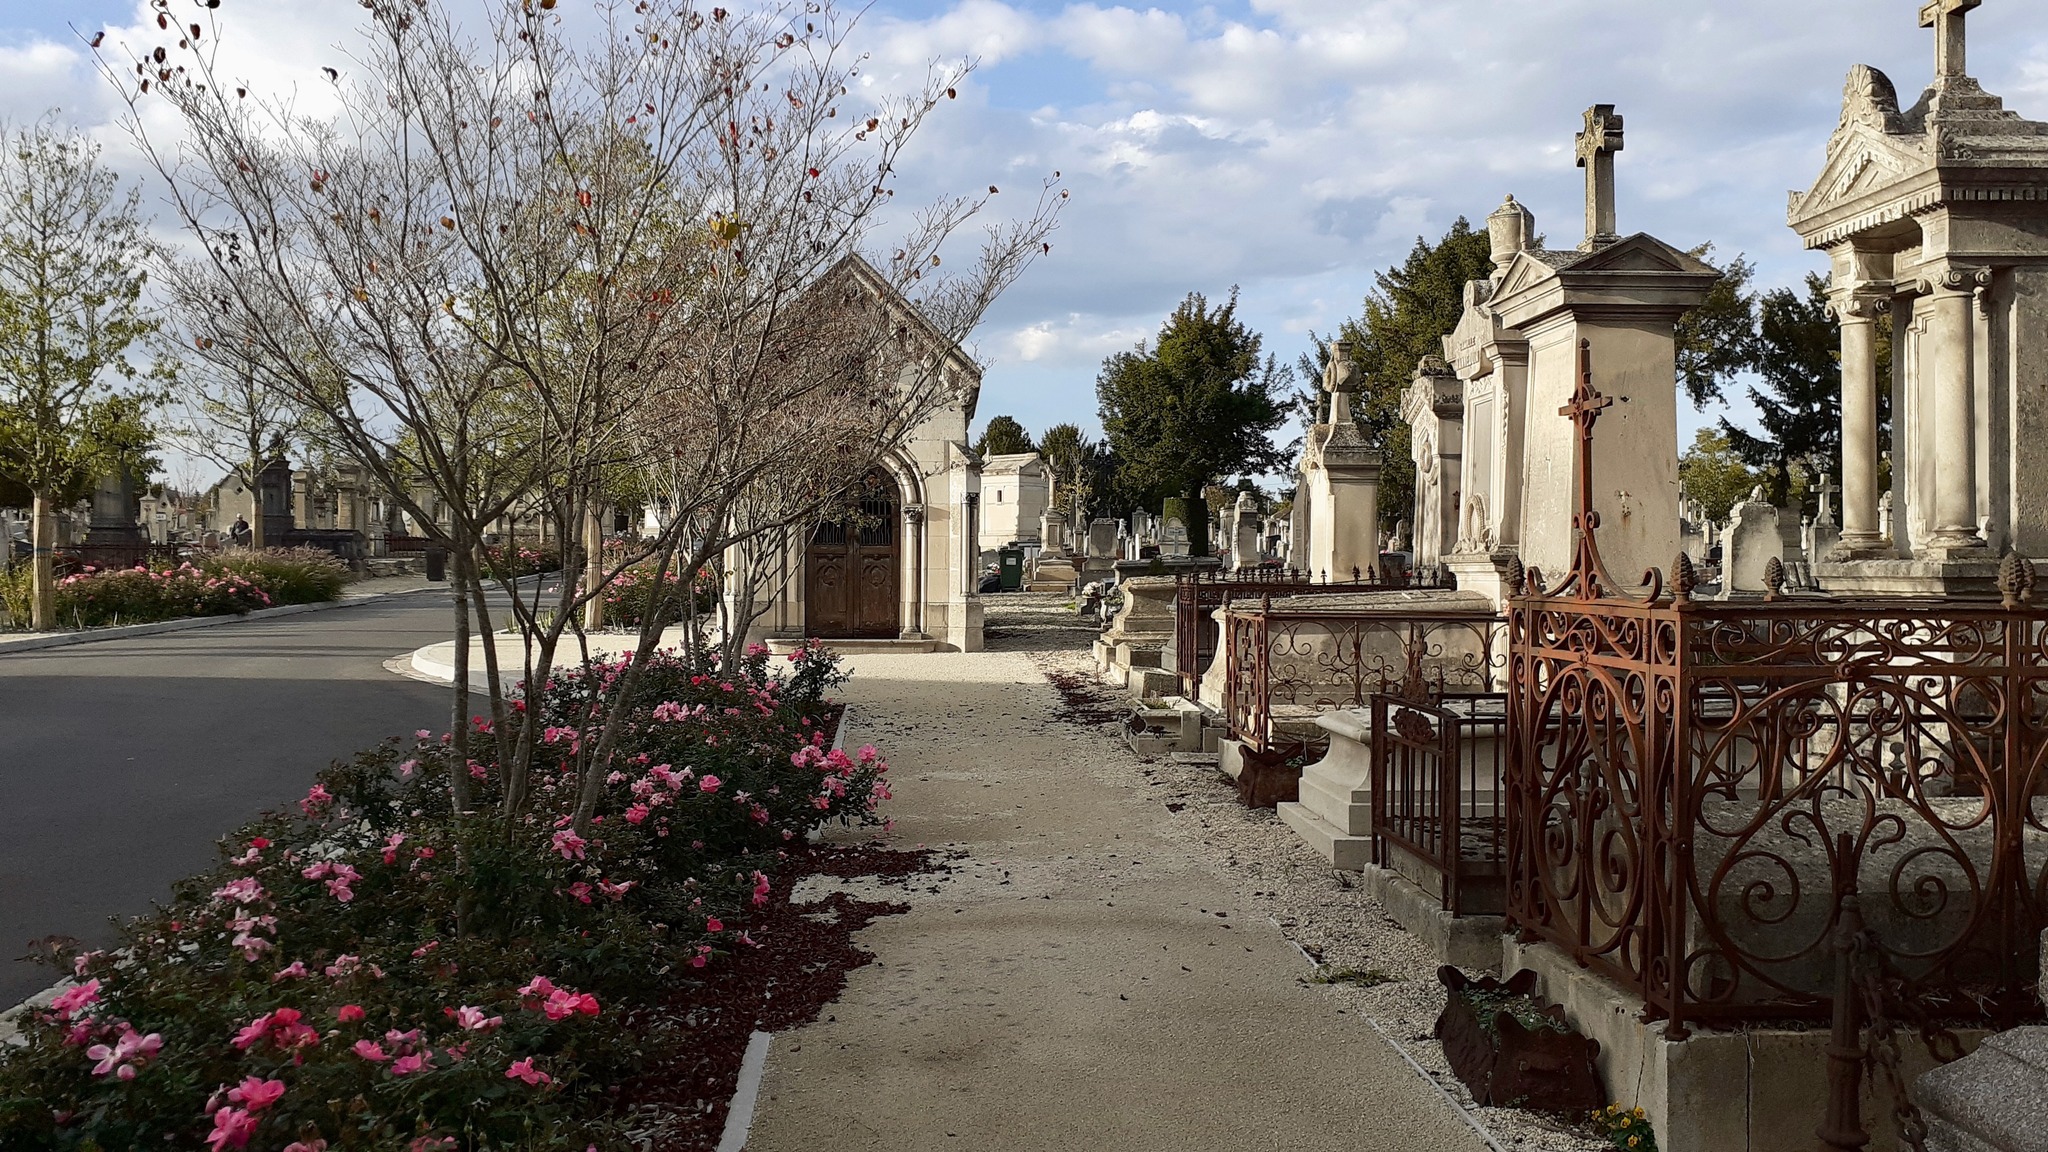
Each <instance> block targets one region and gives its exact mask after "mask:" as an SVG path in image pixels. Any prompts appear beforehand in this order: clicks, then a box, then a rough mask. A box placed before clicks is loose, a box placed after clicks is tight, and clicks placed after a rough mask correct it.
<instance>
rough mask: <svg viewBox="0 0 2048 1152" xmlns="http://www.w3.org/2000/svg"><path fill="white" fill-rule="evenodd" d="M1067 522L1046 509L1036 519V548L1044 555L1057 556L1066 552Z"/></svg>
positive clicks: (1057, 514)
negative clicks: (1043, 513)
mask: <svg viewBox="0 0 2048 1152" xmlns="http://www.w3.org/2000/svg"><path fill="white" fill-rule="evenodd" d="M1066 535H1067V522H1066V521H1065V520H1064V519H1062V518H1061V517H1060V514H1059V513H1057V512H1055V511H1053V510H1052V509H1050V508H1048V509H1046V511H1045V515H1043V516H1041V517H1039V518H1038V547H1039V549H1040V550H1041V551H1043V552H1044V553H1045V554H1047V555H1050V556H1059V555H1062V554H1063V553H1065V552H1066V550H1067V546H1066Z"/></svg>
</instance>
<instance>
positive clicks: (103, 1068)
mask: <svg viewBox="0 0 2048 1152" xmlns="http://www.w3.org/2000/svg"><path fill="white" fill-rule="evenodd" d="M163 1046H164V1038H163V1037H162V1036H161V1035H159V1034H157V1033H155V1032H151V1033H150V1034H149V1035H147V1036H144V1035H142V1034H141V1033H139V1032H137V1031H136V1030H135V1029H134V1028H133V1027H132V1026H131V1025H129V1023H128V1022H127V1021H125V1020H124V1021H122V1022H121V1034H120V1035H119V1036H117V1037H116V1038H115V1039H114V1043H113V1044H112V1045H107V1044H95V1045H93V1046H92V1047H90V1048H87V1049H86V1050H85V1058H86V1059H88V1060H93V1061H97V1063H95V1064H94V1065H93V1066H92V1074H93V1075H95V1076H105V1075H107V1074H108V1073H109V1072H111V1073H113V1074H114V1078H115V1079H116V1080H133V1079H135V1072H136V1069H138V1068H140V1067H141V1066H142V1065H144V1064H147V1063H149V1060H150V1058H151V1057H153V1056H155V1055H156V1054H157V1052H159V1051H160V1050H162V1048H163Z"/></svg>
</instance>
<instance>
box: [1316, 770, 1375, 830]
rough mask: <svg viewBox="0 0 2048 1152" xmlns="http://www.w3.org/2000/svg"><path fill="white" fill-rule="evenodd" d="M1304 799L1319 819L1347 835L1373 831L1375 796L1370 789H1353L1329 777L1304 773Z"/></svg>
mask: <svg viewBox="0 0 2048 1152" xmlns="http://www.w3.org/2000/svg"><path fill="white" fill-rule="evenodd" d="M1301 803H1302V804H1303V805H1304V806H1306V807H1307V808H1309V809H1310V810H1311V811H1313V812H1314V813H1315V814H1316V817H1317V819H1320V820H1322V821H1323V822H1324V823H1326V824H1329V825H1330V826H1331V827H1333V828H1336V829H1338V830H1339V831H1341V832H1343V833H1345V834H1346V835H1349V836H1364V835H1368V834H1370V833H1371V832H1372V799H1371V796H1370V794H1369V793H1358V792H1353V791H1352V790H1351V789H1349V788H1345V787H1341V786H1338V785H1333V784H1332V783H1331V782H1330V780H1329V779H1328V778H1326V777H1319V776H1313V775H1310V774H1308V773H1303V774H1302V777H1301Z"/></svg>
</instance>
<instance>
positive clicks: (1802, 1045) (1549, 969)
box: [1501, 936, 1987, 1152]
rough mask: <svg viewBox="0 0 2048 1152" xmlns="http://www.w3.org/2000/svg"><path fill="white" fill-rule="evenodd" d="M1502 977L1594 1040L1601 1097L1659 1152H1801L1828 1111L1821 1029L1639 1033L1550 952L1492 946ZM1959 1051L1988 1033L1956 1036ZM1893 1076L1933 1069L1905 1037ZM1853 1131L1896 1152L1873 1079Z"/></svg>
mask: <svg viewBox="0 0 2048 1152" xmlns="http://www.w3.org/2000/svg"><path fill="white" fill-rule="evenodd" d="M1501 939H1502V952H1501V971H1502V972H1503V973H1513V972H1516V971H1518V970H1520V969H1523V968H1528V969H1531V970H1533V971H1534V972H1535V973H1536V974H1537V976H1538V977H1539V980H1538V983H1537V989H1536V991H1537V995H1539V996H1542V997H1543V998H1544V999H1546V1000H1550V1001H1553V1002H1555V1003H1558V1004H1561V1005H1563V1006H1564V1011H1565V1015H1566V1016H1567V1017H1569V1018H1570V1020H1571V1022H1572V1023H1573V1024H1574V1025H1576V1026H1577V1027H1578V1029H1579V1031H1580V1032H1582V1033H1584V1034H1585V1035H1587V1036H1589V1037H1591V1038H1593V1039H1594V1040H1597V1041H1599V1042H1600V1057H1599V1060H1598V1061H1597V1066H1598V1068H1599V1071H1600V1082H1601V1084H1602V1085H1603V1086H1605V1088H1606V1090H1607V1095H1608V1096H1609V1097H1610V1098H1611V1099H1613V1100H1614V1101H1615V1102H1617V1103H1619V1104H1622V1105H1624V1106H1628V1107H1639V1108H1641V1109H1642V1110H1643V1112H1644V1114H1645V1115H1647V1116H1648V1117H1649V1119H1650V1123H1651V1124H1652V1125H1653V1126H1654V1127H1655V1129H1656V1132H1657V1147H1658V1148H1659V1149H1661V1150H1662V1152H1811V1150H1812V1149H1814V1148H1816V1147H1818V1146H1819V1141H1817V1140H1816V1139H1815V1138H1814V1135H1813V1133H1814V1129H1815V1128H1817V1127H1819V1126H1820V1122H1821V1115H1822V1111H1823V1109H1824V1108H1825V1107H1826V1104H1827V1097H1828V1089H1827V1046H1828V1029H1827V1026H1826V1023H1825V1022H1816V1023H1815V1024H1814V1026H1813V1027H1812V1028H1810V1029H1804V1030H1801V1029H1793V1028H1784V1027H1779V1028H1751V1029H1744V1030H1740V1031H1702V1030H1695V1031H1694V1032H1693V1033H1692V1034H1691V1035H1690V1036H1688V1037H1687V1038H1686V1039H1684V1040H1668V1039H1665V1037H1664V1025H1663V1024H1662V1023H1654V1024H1651V1023H1645V1022H1644V1021H1643V1019H1642V1013H1643V1002H1642V1000H1641V999H1639V998H1638V997H1636V996H1635V995H1633V994H1631V993H1629V992H1628V991H1626V990H1625V989H1623V988H1622V987H1621V986H1619V985H1617V984H1615V983H1614V982H1613V981H1610V980H1608V979H1607V978H1606V977H1604V976H1601V975H1599V974H1597V973H1595V972H1593V971H1591V970H1588V969H1582V968H1580V967H1579V966H1578V965H1577V964H1576V963H1574V962H1573V961H1572V959H1571V958H1570V957H1569V956H1566V955H1565V954H1564V953H1563V952H1562V951H1560V950H1559V949H1557V948H1555V947H1553V946H1551V945H1549V944H1542V943H1537V944H1519V943H1517V942H1516V939H1515V937H1513V936H1506V937H1502V938H1501ZM1955 1033H1956V1037H1957V1039H1959V1040H1960V1041H1962V1045H1963V1047H1964V1048H1965V1049H1966V1050H1970V1049H1975V1048H1976V1047H1977V1045H1978V1043H1979V1042H1981V1041H1982V1040H1983V1039H1984V1037H1985V1036H1986V1035H1987V1032H1986V1030H1985V1029H1982V1028H1967V1029H1966V1028H1958V1029H1956V1030H1955ZM1899 1055H1900V1071H1901V1072H1902V1073H1903V1074H1904V1077H1905V1079H1906V1081H1907V1082H1908V1083H1911V1082H1912V1081H1913V1079H1914V1078H1915V1077H1917V1076H1919V1075H1920V1074H1921V1073H1923V1072H1926V1071H1928V1070H1929V1069H1931V1068H1933V1067H1934V1066H1935V1062H1934V1059H1933V1057H1931V1056H1929V1055H1928V1054H1927V1048H1926V1045H1924V1044H1922V1043H1921V1042H1920V1040H1919V1038H1918V1036H1917V1035H1915V1034H1914V1033H1913V1032H1912V1031H1911V1029H1901V1030H1900V1036H1899ZM1863 1127H1864V1130H1865V1131H1867V1132H1869V1133H1870V1134H1871V1140H1870V1144H1869V1146H1868V1152H1899V1149H1900V1145H1899V1139H1898V1130H1897V1129H1896V1128H1895V1127H1893V1125H1892V1098H1891V1095H1890V1093H1889V1092H1888V1091H1887V1090H1886V1089H1885V1087H1884V1080H1883V1078H1882V1077H1876V1078H1874V1080H1873V1079H1872V1078H1866V1079H1865V1081H1864V1090H1863Z"/></svg>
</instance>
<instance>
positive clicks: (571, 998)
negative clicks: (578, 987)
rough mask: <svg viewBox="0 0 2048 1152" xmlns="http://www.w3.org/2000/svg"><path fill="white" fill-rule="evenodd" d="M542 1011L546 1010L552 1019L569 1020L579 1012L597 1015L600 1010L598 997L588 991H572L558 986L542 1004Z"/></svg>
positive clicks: (586, 1014) (548, 1016)
mask: <svg viewBox="0 0 2048 1152" xmlns="http://www.w3.org/2000/svg"><path fill="white" fill-rule="evenodd" d="M541 1011H542V1012H545V1013H546V1014H547V1018H548V1019H550V1020H567V1019H568V1018H569V1017H571V1016H574V1015H576V1014H578V1013H581V1014H583V1015H585V1016H595V1015H597V1011H598V1009H597V997H595V996H592V995H591V994H590V993H588V992H570V991H567V990H566V989H561V988H557V989H555V990H554V991H553V992H551V993H549V994H548V1000H547V1003H546V1004H544V1005H542V1007H541Z"/></svg>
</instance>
